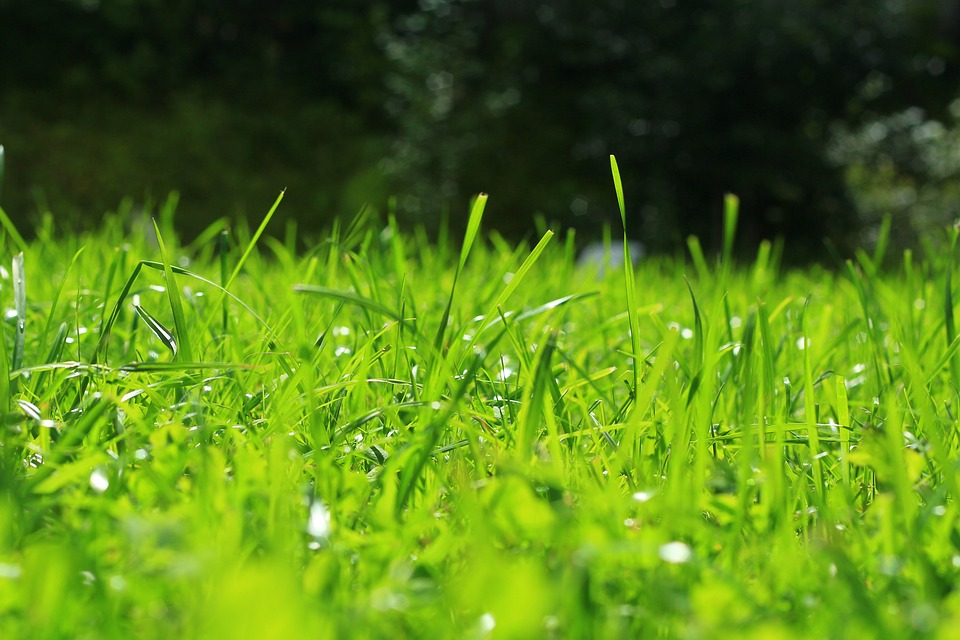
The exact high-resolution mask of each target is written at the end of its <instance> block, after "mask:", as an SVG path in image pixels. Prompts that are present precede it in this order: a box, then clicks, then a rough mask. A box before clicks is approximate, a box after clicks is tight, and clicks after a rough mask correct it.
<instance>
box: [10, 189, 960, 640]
mask: <svg viewBox="0 0 960 640" xmlns="http://www.w3.org/2000/svg"><path fill="white" fill-rule="evenodd" d="M615 182H618V178H617V179H615ZM494 197H495V194H494ZM612 197H613V194H612V193H611V198H612ZM485 202H486V196H480V197H478V198H477V199H476V200H475V202H474V203H473V204H472V206H471V209H470V212H469V221H468V224H467V233H466V236H465V237H464V238H462V239H460V238H457V239H454V238H449V237H447V236H445V235H443V234H441V237H440V238H439V240H437V239H432V240H428V239H427V238H426V236H425V234H424V233H423V232H420V231H418V230H416V229H401V228H398V226H397V224H396V223H395V222H394V221H393V220H387V221H377V220H374V219H371V218H370V217H367V216H362V215H361V216H358V217H357V219H356V220H354V221H353V222H352V223H350V224H344V225H342V226H335V227H334V228H332V229H331V230H330V232H329V234H327V235H325V236H324V237H322V238H320V239H318V240H317V242H315V243H313V244H312V245H311V247H312V248H311V249H309V250H308V251H305V252H304V251H302V250H299V251H298V249H297V246H296V243H295V242H294V241H293V238H288V239H287V240H277V239H274V238H272V237H271V236H270V233H271V232H272V231H275V230H273V229H272V228H271V225H270V224H269V222H270V219H271V215H272V210H271V213H269V214H267V215H266V216H265V217H264V219H263V224H261V225H260V227H258V228H257V229H251V228H248V227H245V226H243V225H236V226H233V227H231V228H228V227H227V225H226V224H225V223H217V224H214V225H213V226H211V227H210V228H208V229H207V231H206V232H204V233H203V234H202V235H201V236H200V237H198V238H197V239H196V240H195V241H193V242H192V243H189V244H181V243H179V242H178V240H177V237H176V234H175V233H174V232H173V225H172V217H173V204H174V203H173V202H171V203H170V205H169V206H168V207H167V208H166V209H165V210H163V211H160V212H159V213H158V227H157V231H158V232H159V233H158V234H156V233H151V230H150V229H149V228H140V229H138V230H137V231H136V232H134V233H131V232H130V230H129V229H128V228H126V227H125V223H124V221H123V220H121V219H119V218H116V217H113V218H108V219H106V220H105V222H104V223H103V225H102V227H101V228H99V229H97V230H95V231H91V232H89V233H88V234H87V235H84V236H79V237H63V236H61V235H59V234H58V233H57V232H56V229H55V228H53V226H52V223H49V222H48V223H47V224H46V225H41V226H40V227H39V228H37V229H36V230H35V231H36V233H35V236H36V237H35V238H34V239H33V240H30V241H24V240H23V239H22V238H21V236H20V233H18V232H17V230H16V229H14V227H13V225H12V224H11V223H10V220H9V219H8V218H7V217H6V215H5V214H4V215H2V216H0V218H2V222H3V225H2V228H3V232H2V262H0V265H2V268H0V305H2V309H3V313H4V315H3V324H2V328H3V335H2V338H3V339H2V340H0V367H2V368H3V370H4V371H5V372H8V373H9V375H6V374H4V375H2V376H0V637H3V638H10V639H13V638H133V637H135V638H258V639H259V638H285V637H306V638H403V637H422V638H537V637H543V638H587V637H604V638H619V637H622V638H647V637H677V638H714V637H716V638H720V637H738V638H751V637H753V638H774V637H776V638H791V637H796V638H803V637H816V638H831V637H833V638H851V637H856V638H895V637H898V638H903V637H932V636H933V637H936V636H939V637H953V633H955V629H956V628H957V625H958V624H960V596H958V595H957V594H956V593H955V592H954V585H955V583H956V582H957V577H958V575H960V530H958V528H957V515H958V504H957V501H956V496H957V491H958V486H957V482H958V459H960V458H958V450H960V442H958V417H957V416H958V415H960V401H958V389H960V351H958V348H960V337H958V334H957V319H956V317H955V303H956V295H957V291H956V286H955V282H954V273H955V270H956V265H955V254H956V251H955V246H956V231H953V230H951V231H948V232H947V233H946V234H944V238H943V239H942V243H941V244H942V246H943V247H945V249H944V250H943V251H940V252H930V253H929V255H923V256H913V255H911V254H909V253H907V254H905V255H903V256H884V242H883V236H882V235H881V241H880V243H879V244H878V247H877V249H876V250H875V251H873V252H872V253H870V254H868V253H864V252H861V253H859V254H857V255H856V256H854V258H853V259H852V260H851V262H849V263H848V264H847V265H846V266H843V265H840V266H839V267H838V268H836V269H835V270H832V271H831V270H826V269H823V268H817V267H811V268H808V269H806V270H802V271H799V270H786V269H784V268H781V266H780V260H779V258H780V256H779V252H778V248H777V247H778V245H776V244H772V245H771V244H766V243H765V244H763V245H761V246H760V247H758V251H757V255H756V258H755V259H753V260H752V261H750V262H748V263H747V262H743V261H740V262H736V261H735V260H734V259H733V258H732V257H731V255H730V247H731V246H732V239H733V233H734V230H735V224H736V211H737V203H736V200H735V199H734V198H732V197H731V198H728V200H727V214H726V215H727V220H726V229H727V236H726V239H727V242H726V248H725V250H724V251H723V252H722V253H721V255H719V256H716V257H713V256H709V255H708V256H704V255H703V253H702V252H701V251H700V250H699V247H698V244H697V243H696V242H695V241H691V243H690V247H689V248H690V251H689V254H688V257H687V258H686V259H681V258H672V259H671V258H652V259H646V260H644V261H642V262H638V263H637V264H636V265H635V268H633V269H631V268H630V267H629V266H627V267H625V268H613V269H611V268H607V269H604V270H602V272H601V270H600V269H598V268H596V267H595V266H591V265H577V263H576V257H575V253H574V237H573V236H572V234H569V235H563V236H556V237H555V236H554V235H553V234H551V233H549V232H548V233H546V234H545V235H544V236H543V237H542V238H535V239H534V240H533V241H531V242H530V243H528V244H521V245H514V244H511V243H508V242H506V241H505V240H503V239H502V238H500V237H499V236H497V235H496V234H495V233H487V232H484V231H483V229H482V224H481V218H482V211H483V207H484V204H485ZM278 203H279V200H278ZM621 203H622V197H621ZM274 206H275V207H276V205H274ZM281 206H282V204H281ZM621 206H622V204H621ZM465 215H467V214H465ZM264 229H266V233H262V232H263V231H264ZM21 231H22V230H21ZM157 235H158V236H159V237H157ZM280 235H281V236H282V235H283V234H282V233H280ZM611 245H612V246H610V252H611V254H618V253H619V254H620V255H622V254H623V252H624V247H623V244H621V243H620V242H619V239H618V240H617V241H616V242H613V243H611ZM630 258H632V257H630ZM630 261H631V260H630V259H628V260H627V261H626V264H627V265H629V264H630Z"/></svg>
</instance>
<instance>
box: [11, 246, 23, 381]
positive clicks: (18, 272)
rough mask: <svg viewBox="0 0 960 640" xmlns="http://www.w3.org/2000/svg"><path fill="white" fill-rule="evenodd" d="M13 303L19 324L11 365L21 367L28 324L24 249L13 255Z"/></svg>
mask: <svg viewBox="0 0 960 640" xmlns="http://www.w3.org/2000/svg"><path fill="white" fill-rule="evenodd" d="M13 304H14V307H15V308H16V312H17V325H16V328H15V330H14V340H13V358H12V362H11V366H12V367H13V368H14V369H19V368H20V367H21V366H23V346H24V339H25V337H26V326H27V281H26V276H25V275H24V273H23V252H22V251H21V252H20V253H18V254H17V255H15V256H14V257H13Z"/></svg>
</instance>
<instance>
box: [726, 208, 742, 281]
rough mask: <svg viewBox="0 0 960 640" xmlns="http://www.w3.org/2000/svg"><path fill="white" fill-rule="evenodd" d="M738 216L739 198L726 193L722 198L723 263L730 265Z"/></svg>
mask: <svg viewBox="0 0 960 640" xmlns="http://www.w3.org/2000/svg"><path fill="white" fill-rule="evenodd" d="M739 216H740V198H738V197H737V196H735V195H734V194H732V193H728V194H727V195H726V196H724V198H723V263H724V264H725V265H730V264H732V261H733V244H734V240H735V239H736V234H737V218H739Z"/></svg>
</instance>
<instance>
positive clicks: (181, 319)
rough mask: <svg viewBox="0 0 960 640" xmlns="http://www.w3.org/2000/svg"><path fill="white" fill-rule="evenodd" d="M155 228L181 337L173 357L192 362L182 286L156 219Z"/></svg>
mask: <svg viewBox="0 0 960 640" xmlns="http://www.w3.org/2000/svg"><path fill="white" fill-rule="evenodd" d="M153 229H154V231H156V233H157V245H158V246H159V247H160V257H161V259H162V260H163V276H164V280H165V282H166V284H167V286H166V289H167V299H168V300H169V302H170V310H171V311H172V312H173V328H174V331H175V332H176V335H177V336H178V337H179V344H180V348H179V350H176V349H174V354H173V357H174V359H175V360H177V361H178V362H179V361H185V362H192V361H193V359H194V358H193V346H192V345H191V344H190V330H189V328H188V327H187V320H186V317H185V316H184V314H183V300H182V299H181V296H180V287H179V286H178V285H177V279H176V276H174V274H173V269H171V268H170V256H169V255H168V254H167V248H166V246H165V245H164V242H163V234H162V233H161V232H160V226H159V225H158V224H157V221H156V220H154V221H153ZM148 326H149V325H148ZM151 328H152V327H151ZM161 339H162V338H161ZM173 344H174V345H176V344H177V343H176V341H174V343H173Z"/></svg>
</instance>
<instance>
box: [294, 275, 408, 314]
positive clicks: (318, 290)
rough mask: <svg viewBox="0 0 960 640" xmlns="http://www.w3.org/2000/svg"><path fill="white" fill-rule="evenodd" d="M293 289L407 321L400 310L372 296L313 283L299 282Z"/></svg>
mask: <svg viewBox="0 0 960 640" xmlns="http://www.w3.org/2000/svg"><path fill="white" fill-rule="evenodd" d="M293 290H294V291H296V292H298V293H307V294H310V295H314V296H318V297H321V298H330V299H331V300H337V301H339V302H345V303H347V304H351V305H354V306H357V307H361V308H363V309H367V310H368V311H373V312H374V313H376V314H378V315H381V316H383V317H385V318H390V319H391V320H396V321H397V322H402V323H406V322H407V320H406V319H405V318H404V317H403V316H402V315H401V314H400V312H398V311H395V310H393V309H390V308H389V307H387V306H386V305H383V304H381V303H379V302H377V301H376V300H371V299H370V298H366V297H364V296H361V295H358V294H356V293H354V292H352V291H339V290H336V289H328V288H327V287H319V286H316V285H312V284H298V285H296V286H294V287H293Z"/></svg>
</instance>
